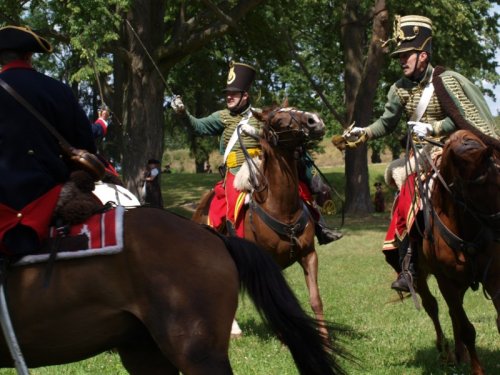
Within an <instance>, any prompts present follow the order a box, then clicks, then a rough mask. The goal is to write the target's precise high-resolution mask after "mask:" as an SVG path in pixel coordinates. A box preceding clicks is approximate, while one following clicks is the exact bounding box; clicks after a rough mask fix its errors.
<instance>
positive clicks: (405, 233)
mask: <svg viewBox="0 0 500 375" xmlns="http://www.w3.org/2000/svg"><path fill="white" fill-rule="evenodd" d="M394 30H395V34H396V35H395V38H394V40H395V41H396V42H397V47H396V49H395V51H394V52H392V56H393V57H395V58H398V59H399V62H400V65H401V69H402V70H403V77H402V78H401V79H399V80H398V81H397V82H396V83H394V84H393V85H392V86H391V87H390V89H389V93H388V96H387V103H386V104H385V111H384V113H383V114H382V116H381V117H380V118H379V119H378V120H376V121H375V122H374V123H372V124H371V125H369V126H367V127H365V128H361V127H353V128H352V129H349V130H348V131H347V132H346V133H345V134H344V138H345V140H346V141H347V142H346V147H348V148H355V147H357V146H359V145H360V144H362V143H364V142H366V141H367V140H370V139H376V138H379V137H383V136H385V135H386V134H389V133H391V132H392V131H394V130H395V129H396V127H397V125H398V124H399V121H400V119H401V118H402V117H403V116H405V117H406V120H407V124H408V126H409V127H410V128H411V130H412V133H413V135H414V136H416V137H417V138H418V139H423V138H433V139H435V140H437V141H441V142H443V141H445V140H446V139H447V137H448V136H449V135H450V134H451V133H453V132H454V131H455V130H459V129H467V130H471V131H473V132H475V133H476V134H481V136H482V137H483V138H488V137H492V138H496V139H498V138H499V135H500V132H499V129H498V126H495V122H494V120H493V116H492V115H491V113H490V111H489V109H488V106H487V105H486V102H485V100H484V98H483V96H482V94H481V92H480V91H479V89H478V88H477V87H476V86H475V85H474V84H472V83H471V82H470V81H469V80H468V79H466V78H465V77H464V76H462V75H460V74H458V73H456V72H453V71H450V70H445V69H444V68H442V67H439V66H437V67H433V66H432V65H431V63H430V59H431V55H432V22H431V20H430V19H429V18H427V17H422V16H417V15H410V16H404V17H399V16H397V17H396V22H395V29H394ZM424 147H427V146H424ZM428 147H430V146H428ZM434 151H436V150H429V153H430V154H432V153H433V152H434ZM423 172H426V171H425V169H424V170H423ZM417 178H419V177H418V176H416V174H415V173H413V174H411V175H409V176H407V180H406V183H405V184H403V186H402V188H401V191H400V194H399V196H398V198H397V200H396V201H395V203H394V209H393V216H392V220H391V225H390V226H389V229H388V232H387V236H386V239H385V242H384V248H383V251H384V253H385V255H386V260H387V261H388V263H389V264H391V265H392V266H393V268H394V269H395V270H396V272H398V278H397V280H396V281H394V282H393V283H392V285H391V287H392V288H393V289H394V290H397V291H405V292H408V291H409V290H410V287H409V286H410V284H411V283H412V282H413V281H414V279H415V277H416V269H415V263H416V259H415V254H414V253H411V259H410V265H409V267H408V269H407V270H403V269H402V261H403V259H404V257H405V255H406V254H407V251H408V248H409V243H410V235H409V234H410V231H411V228H412V225H413V224H414V222H415V219H416V215H415V212H418V206H419V199H418V194H415V192H414V190H415V181H416V179H417ZM414 208H417V210H415V209H414ZM412 240H413V238H412ZM417 240H418V239H417ZM398 250H399V251H398ZM403 271H407V272H403Z"/></svg>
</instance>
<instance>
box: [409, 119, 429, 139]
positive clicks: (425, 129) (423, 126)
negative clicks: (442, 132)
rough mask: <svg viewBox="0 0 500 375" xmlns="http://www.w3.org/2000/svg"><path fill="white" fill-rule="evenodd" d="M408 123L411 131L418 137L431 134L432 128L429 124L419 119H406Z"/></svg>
mask: <svg viewBox="0 0 500 375" xmlns="http://www.w3.org/2000/svg"><path fill="white" fill-rule="evenodd" d="M408 125H409V126H411V131H412V132H413V134H415V135H416V136H417V137H418V138H425V137H427V136H428V135H432V132H433V129H432V125H431V124H428V123H426V122H420V121H408Z"/></svg>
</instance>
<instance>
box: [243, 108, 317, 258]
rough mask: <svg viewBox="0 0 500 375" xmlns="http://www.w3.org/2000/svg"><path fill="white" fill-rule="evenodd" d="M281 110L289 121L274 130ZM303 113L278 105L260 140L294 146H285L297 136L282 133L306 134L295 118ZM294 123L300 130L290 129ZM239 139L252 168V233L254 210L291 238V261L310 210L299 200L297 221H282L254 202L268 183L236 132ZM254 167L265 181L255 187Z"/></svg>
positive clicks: (250, 213) (269, 224)
mask: <svg viewBox="0 0 500 375" xmlns="http://www.w3.org/2000/svg"><path fill="white" fill-rule="evenodd" d="M280 112H287V113H288V114H289V115H290V120H289V122H288V124H287V125H286V128H287V129H284V130H280V131H277V130H275V129H273V128H272V127H271V125H270V124H271V123H272V121H273V119H274V117H275V116H276V115H277V114H278V113H280ZM301 113H305V111H298V110H295V109H293V108H289V107H287V108H279V109H277V110H273V111H272V112H270V114H269V116H268V118H267V120H266V123H265V133H264V136H263V137H260V139H261V140H264V141H266V142H267V143H268V144H269V145H270V146H272V147H277V146H280V147H283V148H284V149H286V150H294V149H296V148H297V147H299V146H296V145H293V147H288V144H287V143H289V142H297V139H296V137H293V138H284V137H283V136H284V135H287V134H296V135H297V136H299V135H300V136H302V137H305V136H307V133H306V132H305V131H304V129H303V127H302V126H301V122H300V120H299V119H298V114H301ZM294 122H296V123H297V125H298V127H299V129H293V128H292V127H291V126H292V124H293V123H294ZM238 138H239V142H240V146H241V149H242V150H243V154H244V155H245V160H246V161H247V163H249V166H250V165H251V166H252V167H250V168H249V173H250V181H251V184H252V189H253V190H252V193H251V195H250V196H251V198H250V210H249V215H250V223H251V226H252V230H253V232H254V235H256V236H257V233H256V231H255V227H254V221H253V220H254V216H253V213H254V212H255V213H256V214H257V216H259V218H260V219H261V220H262V221H263V222H264V223H265V224H266V225H267V226H268V227H269V228H270V229H272V230H273V231H274V232H275V233H277V234H279V235H282V236H286V237H287V238H288V239H289V241H290V260H293V259H294V257H295V249H296V248H297V247H298V246H299V240H298V236H299V235H300V234H301V233H302V232H303V231H304V229H305V228H306V226H307V224H308V223H309V220H310V219H311V214H310V213H309V210H308V209H307V207H306V206H305V203H303V202H302V207H301V208H300V215H299V216H298V218H297V219H296V220H294V221H293V222H291V223H284V222H282V221H280V220H278V219H276V218H275V217H273V216H272V215H270V214H269V213H267V212H266V211H265V210H264V209H263V208H262V207H261V206H260V205H259V203H258V202H256V201H255V199H254V196H253V195H254V193H255V192H257V193H259V192H262V191H264V190H265V189H266V188H267V187H268V186H269V182H268V180H267V177H266V176H265V174H264V173H263V172H262V171H261V170H260V169H259V168H258V167H257V165H256V164H255V162H254V161H253V160H252V158H251V157H250V155H249V154H248V151H247V150H246V148H245V146H244V145H243V142H242V140H241V134H240V133H238ZM255 170H257V171H258V172H257V173H259V175H260V177H261V180H262V179H263V180H264V181H265V182H264V184H261V185H260V186H256V185H257V184H258V179H257V173H256V172H255Z"/></svg>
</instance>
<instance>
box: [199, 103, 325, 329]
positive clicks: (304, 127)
mask: <svg viewBox="0 0 500 375" xmlns="http://www.w3.org/2000/svg"><path fill="white" fill-rule="evenodd" d="M254 116H255V117H256V118H258V119H259V120H260V121H261V122H262V123H263V134H262V136H261V137H260V144H261V147H262V152H261V155H260V158H259V159H260V163H259V164H260V166H258V169H257V171H256V173H255V175H251V177H252V178H251V179H252V180H255V179H256V180H257V182H255V181H254V183H253V185H254V186H253V187H252V189H251V190H252V192H251V195H250V203H249V206H248V208H247V209H246V212H245V222H244V226H245V238H246V239H248V240H251V241H254V242H256V243H257V244H259V245H260V246H262V247H263V248H264V249H265V250H267V251H268V252H269V253H270V254H271V255H272V256H273V258H274V260H275V261H276V262H277V263H278V264H279V265H280V267H282V268H286V267H288V266H290V265H291V264H293V263H295V262H299V263H300V265H301V266H302V269H303V270H304V275H305V279H306V284H307V288H308V291H309V301H310V304H311V308H312V310H313V312H314V314H315V316H316V319H318V320H319V321H321V320H322V319H323V317H324V314H323V303H322V301H321V297H320V294H319V287H318V256H317V253H316V250H315V248H314V221H313V218H312V217H311V214H310V212H309V210H308V208H307V207H306V205H305V204H304V203H303V201H302V200H301V198H300V197H299V175H298V166H297V159H298V152H300V149H301V148H302V147H304V145H305V143H306V142H307V141H310V140H318V139H321V138H322V137H323V135H324V134H325V125H324V123H323V121H322V120H321V119H320V117H319V116H318V115H316V114H314V113H309V112H304V111H300V110H296V109H294V108H289V107H285V108H280V107H269V108H265V109H264V110H263V111H262V112H254ZM247 163H249V164H252V161H248V160H247ZM242 168H243V167H242ZM212 197H213V191H211V192H208V193H207V194H205V195H204V196H203V197H202V199H201V201H200V203H199V205H198V208H197V209H196V211H195V213H194V214H193V217H192V219H193V220H194V221H196V222H199V223H207V215H208V209H209V206H210V202H211V199H212Z"/></svg>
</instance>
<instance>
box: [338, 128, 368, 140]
mask: <svg viewBox="0 0 500 375" xmlns="http://www.w3.org/2000/svg"><path fill="white" fill-rule="evenodd" d="M365 133H366V130H365V129H364V128H358V127H350V128H348V129H347V130H346V131H345V132H344V134H343V137H344V139H345V140H346V141H347V142H356V141H357V140H358V139H360V138H361V137H362V136H363V135H364V134H365Z"/></svg>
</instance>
